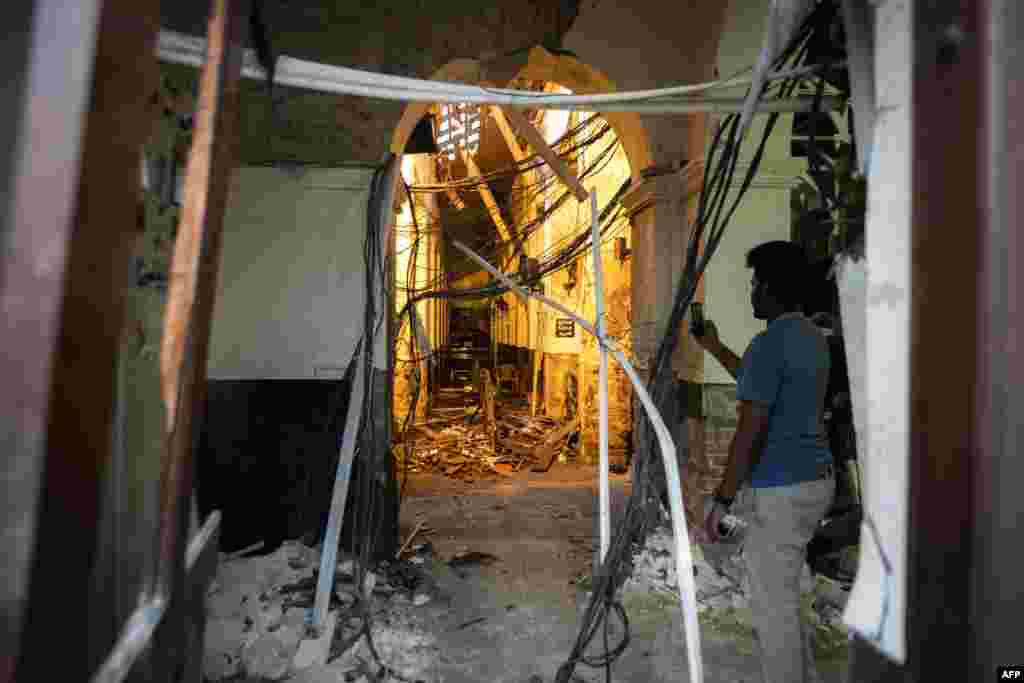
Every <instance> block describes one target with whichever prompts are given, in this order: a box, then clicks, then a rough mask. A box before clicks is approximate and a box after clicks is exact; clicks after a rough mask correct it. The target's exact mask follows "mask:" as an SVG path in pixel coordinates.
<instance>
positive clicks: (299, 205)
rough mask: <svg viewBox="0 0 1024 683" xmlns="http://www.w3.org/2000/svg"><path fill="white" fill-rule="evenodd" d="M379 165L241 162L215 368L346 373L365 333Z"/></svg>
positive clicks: (213, 351)
mask: <svg viewBox="0 0 1024 683" xmlns="http://www.w3.org/2000/svg"><path fill="white" fill-rule="evenodd" d="M371 175H372V172H371V170H369V169H367V168H332V169H305V170H300V171H297V172H294V173H291V172H287V171H285V170H283V169H277V168H272V167H265V168H255V167H244V168H242V169H240V171H239V172H238V174H237V175H236V177H235V179H234V181H233V183H232V193H231V197H230V200H229V204H228V210H227V213H226V215H225V218H224V237H223V240H224V247H223V256H222V259H221V270H220V276H219V278H218V281H217V298H216V305H215V308H214V317H213V330H212V332H211V338H210V358H209V376H210V377H211V378H213V379H256V378H259V379H308V378H313V377H321V378H323V377H340V375H341V374H342V373H343V372H344V369H345V367H346V365H347V364H348V361H349V359H350V358H351V355H352V350H353V348H354V346H355V344H356V341H357V340H358V338H359V335H360V333H361V325H360V324H359V320H360V319H359V318H357V317H356V316H354V315H353V313H354V312H356V311H362V310H363V298H364V295H363V292H364V290H365V288H366V286H365V282H364V277H365V276H364V272H365V270H364V265H363V249H362V244H363V239H364V236H365V234H366V202H367V197H368V194H369V187H370V177H371Z"/></svg>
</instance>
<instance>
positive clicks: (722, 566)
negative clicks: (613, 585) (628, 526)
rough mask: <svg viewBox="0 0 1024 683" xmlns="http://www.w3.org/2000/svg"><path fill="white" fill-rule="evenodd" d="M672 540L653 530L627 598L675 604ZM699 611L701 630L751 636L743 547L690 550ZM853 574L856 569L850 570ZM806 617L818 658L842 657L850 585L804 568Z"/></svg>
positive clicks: (636, 560) (663, 531)
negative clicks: (654, 596)
mask: <svg viewBox="0 0 1024 683" xmlns="http://www.w3.org/2000/svg"><path fill="white" fill-rule="evenodd" d="M673 547H674V540H673V537H672V531H671V529H670V528H669V527H667V526H663V527H661V528H658V529H656V530H655V531H653V532H652V533H651V534H650V535H649V536H648V538H647V540H646V542H645V543H644V546H643V548H641V549H639V550H638V552H637V553H636V554H635V555H634V557H633V572H632V575H631V576H630V578H629V579H627V580H626V582H625V584H624V586H623V591H624V592H626V593H630V592H633V593H650V592H654V593H661V594H664V595H666V596H668V597H671V598H672V599H673V600H678V588H677V586H678V584H677V581H676V568H675V560H674V558H673V556H672V554H673V550H672V549H673ZM693 564H694V576H695V579H694V580H695V582H696V586H697V610H698V613H699V614H700V617H701V622H702V624H703V626H704V629H705V630H706V629H712V630H715V629H718V630H721V631H722V633H723V634H724V635H728V636H737V635H744V634H745V635H748V636H751V637H752V635H753V630H752V628H753V627H752V624H751V618H750V608H749V604H748V600H749V598H748V596H749V594H750V586H749V581H748V578H747V572H746V568H745V565H744V562H743V559H742V555H741V548H740V547H739V545H738V544H736V543H726V542H723V543H718V544H715V545H708V546H700V545H697V544H694V545H693ZM851 571H855V568H851ZM800 588H801V594H802V599H801V605H802V612H803V614H804V618H805V619H806V620H807V621H808V622H809V623H810V624H811V625H812V626H813V627H814V629H815V636H816V638H815V645H816V648H817V649H818V653H819V656H824V657H835V656H841V655H842V654H843V653H842V649H843V648H844V647H845V644H846V642H847V640H848V637H847V629H846V626H845V625H844V624H843V622H842V611H843V609H844V607H845V606H846V601H847V598H848V596H849V592H848V591H849V585H848V584H844V583H840V582H838V581H833V580H831V579H829V578H827V577H825V576H821V575H818V576H812V575H811V572H810V570H809V569H808V567H807V565H806V564H805V565H804V568H803V575H802V576H801V581H800Z"/></svg>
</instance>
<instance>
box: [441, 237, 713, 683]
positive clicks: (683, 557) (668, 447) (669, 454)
mask: <svg viewBox="0 0 1024 683" xmlns="http://www.w3.org/2000/svg"><path fill="white" fill-rule="evenodd" d="M452 244H454V245H455V246H456V247H457V248H458V249H459V250H460V251H461V252H462V253H464V254H465V255H466V256H468V257H469V258H471V259H472V260H473V261H474V262H476V263H477V264H479V265H480V267H481V268H483V269H484V270H486V271H487V272H489V273H490V274H491V275H493V276H494V277H496V278H498V280H500V281H501V282H502V284H504V285H505V286H507V287H509V288H510V289H511V290H512V291H513V292H515V293H516V294H517V295H518V296H519V298H520V299H522V300H523V301H527V300H528V299H529V297H533V298H535V299H537V300H538V301H541V302H543V303H545V304H547V305H548V306H550V307H551V308H554V309H555V310H556V311H559V312H560V313H562V314H563V315H565V316H567V317H570V318H572V319H573V320H575V321H576V324H578V325H579V326H580V327H581V328H583V329H584V330H586V331H587V332H589V333H590V334H592V335H593V336H594V337H596V338H597V340H598V343H599V344H601V346H602V348H605V349H607V350H608V352H609V353H611V354H612V355H613V356H615V360H617V361H618V362H619V365H621V366H622V369H623V370H625V371H626V375H628V376H629V381H630V382H632V383H633V389H634V390H635V391H636V393H637V397H638V398H639V399H640V402H641V403H642V404H643V406H644V410H645V411H646V413H647V417H648V418H650V420H651V424H652V425H653V426H654V432H655V434H656V435H657V437H658V444H659V445H660V447H661V449H660V450H661V458H662V461H663V462H664V466H665V479H666V483H667V484H668V502H669V508H670V510H671V513H672V532H673V537H674V539H675V560H676V580H677V581H678V582H679V583H678V586H679V609H680V610H681V611H682V613H683V625H684V631H685V633H684V636H685V638H686V658H687V662H688V663H689V670H690V681H691V683H704V664H703V659H702V657H701V651H700V624H699V623H698V621H697V587H696V585H695V584H694V581H693V555H692V554H691V552H690V539H689V535H688V534H687V530H686V513H685V510H684V508H683V489H682V485H681V484H680V480H679V463H678V462H676V448H675V445H674V444H673V442H672V434H671V433H670V432H669V431H668V427H666V426H665V421H664V420H662V419H661V415H660V414H659V413H658V409H657V408H656V407H655V406H654V402H653V401H652V400H651V397H650V395H649V394H648V393H647V388H646V387H645V386H644V384H643V382H642V381H641V380H640V377H639V376H638V375H637V374H636V371H635V370H634V369H633V366H632V365H631V364H630V362H629V360H628V359H627V358H626V356H625V354H623V353H622V351H620V350H619V349H617V348H616V347H615V346H614V345H613V344H612V342H611V341H610V340H609V339H608V338H607V337H604V336H603V335H600V334H598V332H597V330H596V329H594V327H593V326H592V325H591V324H590V323H588V322H587V321H586V320H584V319H583V318H581V317H579V316H578V315H576V314H575V313H573V312H572V311H570V310H569V309H568V308H566V307H565V306H563V305H562V304H560V303H558V302H557V301H553V300H551V299H549V298H547V297H546V296H544V295H543V294H535V293H533V292H528V291H526V290H525V289H523V288H522V287H520V286H519V285H517V284H516V283H515V282H513V281H512V280H511V279H510V278H509V277H508V276H507V275H505V274H504V273H502V272H501V271H499V270H498V269H497V268H495V267H494V266H492V265H491V264H490V263H488V262H487V261H485V260H484V259H483V258H482V257H481V256H480V255H478V254H477V253H476V252H474V251H473V250H472V249H470V248H469V247H467V246H466V245H464V244H462V243H461V242H459V241H458V240H452Z"/></svg>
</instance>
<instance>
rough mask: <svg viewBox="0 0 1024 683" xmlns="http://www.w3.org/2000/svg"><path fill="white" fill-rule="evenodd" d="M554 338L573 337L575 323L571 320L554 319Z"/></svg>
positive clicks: (574, 334)
mask: <svg viewBox="0 0 1024 683" xmlns="http://www.w3.org/2000/svg"><path fill="white" fill-rule="evenodd" d="M555 336H556V337H575V336H576V321H575V320H573V319H572V318H555Z"/></svg>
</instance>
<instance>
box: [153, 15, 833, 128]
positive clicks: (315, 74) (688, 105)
mask: <svg viewBox="0 0 1024 683" xmlns="http://www.w3.org/2000/svg"><path fill="white" fill-rule="evenodd" d="M205 46H206V41H205V40H204V39H202V38H195V37H192V36H187V35H183V34H180V33H175V32H173V31H160V35H159V41H158V43H157V50H156V53H157V57H158V58H159V59H160V60H162V61H164V62H169V63H173V64H185V65H188V66H194V67H201V66H202V65H203V63H204V60H205V59H206V53H205V49H206V48H205ZM815 69H816V67H801V68H798V69H791V70H787V71H778V72H774V73H771V74H768V76H767V79H768V80H773V79H779V78H792V77H795V76H800V75H804V74H807V73H812V72H813V71H814V70H815ZM242 75H243V76H245V77H246V78H252V79H257V80H263V79H265V78H266V72H265V71H264V70H263V69H262V67H260V66H259V63H258V60H257V59H256V56H255V54H254V53H253V51H252V50H246V51H245V53H244V57H243V62H242ZM748 82H749V78H748V77H740V78H733V79H730V80H726V81H711V82H708V83H698V84H695V85H681V86H673V87H670V88H659V89H654V90H638V91H632V92H617V93H601V94H596V95H549V94H539V93H534V92H531V91H523V90H513V89H508V88H496V89H491V88H481V87H478V86H473V85H464V84H459V83H450V82H443V81H431V80H425V79H420V78H407V77H404V76H392V75H388V74H382V73H375V72H371V71H362V70H359V69H349V68H346V67H341V66H331V65H328V64H319V63H317V62H310V61H306V60H302V59H295V58H293V57H287V56H281V57H279V58H278V59H277V62H276V66H275V68H274V83H276V84H278V85H283V86H288V87H293V88H300V89H303V90H314V91H318V92H324V93H330V94H335V95H358V96H363V97H373V98H378V99H386V100H398V101H403V102H430V103H434V102H449V103H454V104H458V103H463V102H465V103H472V104H487V105H498V106H508V107H521V108H543V109H561V110H586V111H589V110H594V109H600V110H601V111H603V112H616V111H637V112H640V113H649V114H659V113H660V114H677V113H690V112H699V111H712V112H732V111H740V110H741V109H742V107H743V102H744V101H743V99H742V98H723V99H707V98H703V99H698V98H693V97H690V98H688V99H683V100H679V99H666V98H672V97H679V96H682V95H696V94H699V93H703V92H706V91H708V90H714V89H721V88H728V87H735V86H742V85H745V84H746V83H748ZM805 100H806V101H805ZM812 105H813V98H812V97H807V98H794V99H792V100H787V101H780V102H762V103H761V104H760V105H759V106H758V110H759V111H766V112H767V111H780V112H783V111H786V112H789V111H806V110H809V109H810V108H811V106H812ZM839 106H841V100H840V99H839V98H834V97H826V98H823V100H822V107H824V108H837V107H839Z"/></svg>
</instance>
